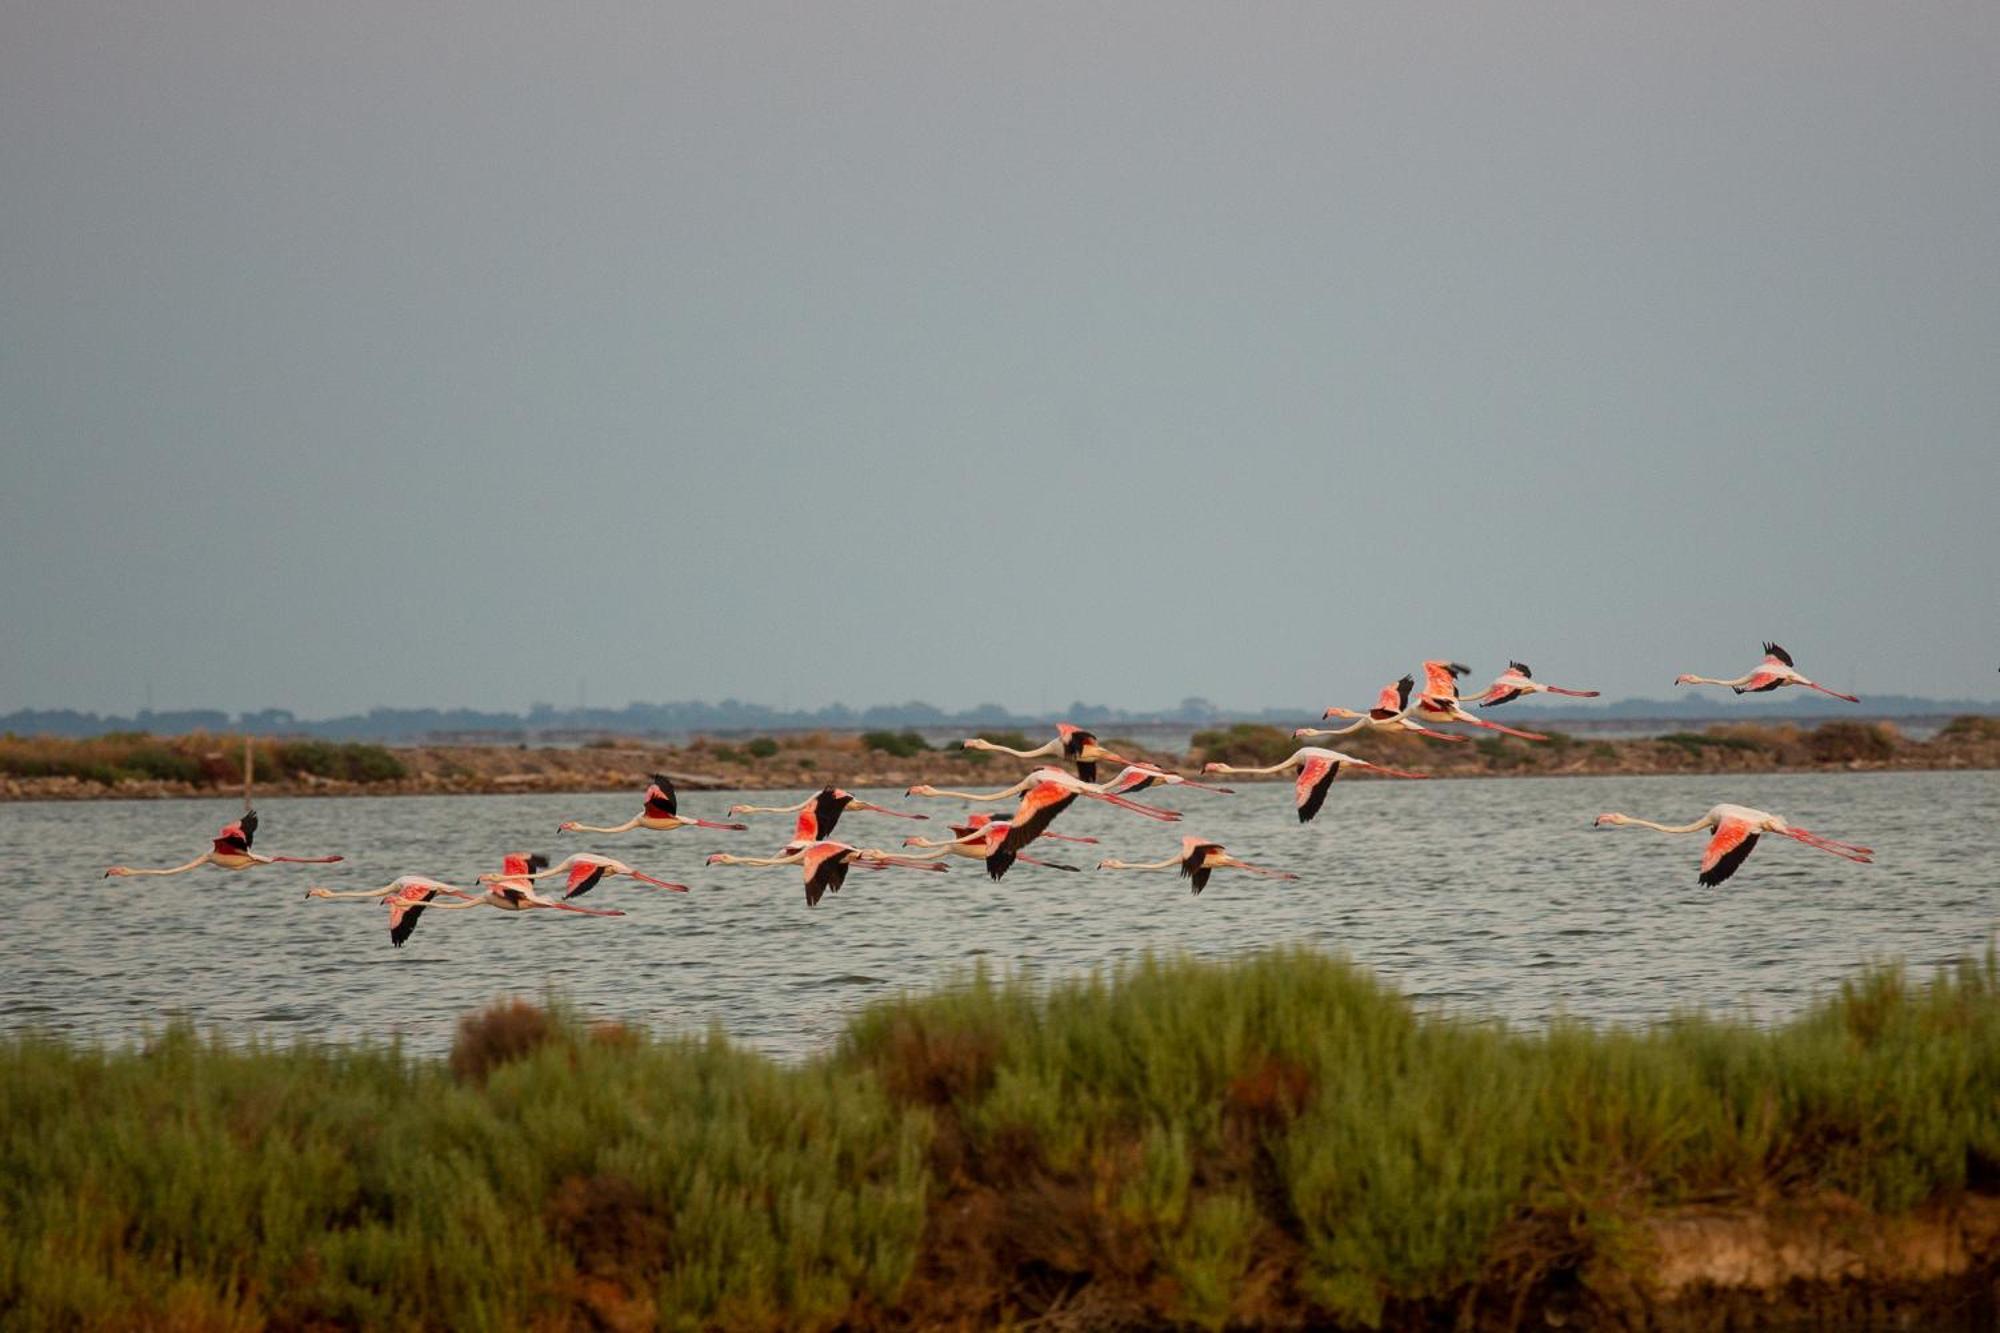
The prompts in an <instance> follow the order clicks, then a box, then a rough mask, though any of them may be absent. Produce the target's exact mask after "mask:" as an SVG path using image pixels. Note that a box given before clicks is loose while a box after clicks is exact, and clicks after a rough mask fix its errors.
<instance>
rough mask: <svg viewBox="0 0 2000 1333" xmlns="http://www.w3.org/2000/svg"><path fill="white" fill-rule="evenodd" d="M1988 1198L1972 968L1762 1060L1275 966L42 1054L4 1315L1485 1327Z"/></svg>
mask: <svg viewBox="0 0 2000 1333" xmlns="http://www.w3.org/2000/svg"><path fill="white" fill-rule="evenodd" d="M1996 1173H2000V967H1996V963H1995V960H1994V958H1993V957H1992V956H1991V955H1989V956H1988V957H1987V958H1986V959H1985V960H1984V961H1983V962H1982V963H1978V964H1966V965H1962V966H1960V967H1958V968H1957V969H1954V970H1951V971H1948V972H1944V973H1941V974H1940V975H1938V976H1936V977H1935V978H1933V979H1931V980H1930V981H1928V982H1916V981H1913V980H1911V979H1910V978H1909V977H1908V976H1907V975H1906V974H1905V973H1904V972H1903V971H1902V970H1900V969H1898V968H1893V967H1887V968H1876V969H1871V970H1869V971H1867V972H1866V973H1864V974H1862V975H1861V976H1859V977H1858V978H1857V979H1856V980H1854V981H1853V982H1851V983H1850V984H1849V985H1847V986H1845V987H1843V989H1842V990H1841V992H1840V993H1839V994H1838V995H1836V996H1833V997H1830V998H1829V999H1828V1000H1827V1001H1825V1002H1824V1003H1822V1004H1820V1005H1818V1006H1816V1007H1815V1008H1813V1009H1812V1010H1810V1011H1809V1012H1808V1013H1806V1014H1805V1015H1803V1016H1802V1017H1800V1018H1799V1019H1797V1020H1796V1021H1794V1022H1792V1023H1789V1024H1787V1025H1785V1026H1782V1027H1778V1028H1758V1027H1755V1026H1751V1025H1749V1024H1744V1023H1738V1022H1730V1021H1722V1020H1715V1019H1707V1018H1698V1017H1690V1018H1684V1019H1680V1020H1676V1021H1673V1022H1669V1023H1665V1024H1661V1025H1658V1026H1655V1027H1652V1028H1647V1029H1643V1030H1621V1029H1611V1030H1603V1029H1594V1028H1589V1027H1585V1026H1582V1025H1574V1024H1562V1025H1558V1026H1556V1027H1554V1028H1553V1029H1551V1030H1548V1031H1546V1032H1535V1033H1526V1032H1515V1031H1512V1030H1509V1029H1507V1028H1504V1027H1502V1026H1499V1025H1485V1024H1477V1023H1467V1022H1464V1021H1458V1020H1452V1019H1447V1018H1441V1017H1432V1016H1427V1015H1424V1014H1421V1013H1419V1012H1417V1011H1416V1010H1415V1009H1413V1008H1412V1006H1410V1005H1409V1004H1408V1003H1407V1002H1406V1001H1404V1000H1403V999H1401V998H1400V997H1399V996H1397V995H1395V994H1394V993H1392V992H1390V991H1388V990H1387V989H1385V988H1384V987H1383V986H1382V985H1381V984H1380V983H1378V982H1377V981H1375V980H1374V979H1373V978H1372V977H1371V976H1370V975H1369V974H1367V973H1366V972H1364V971H1362V970H1361V969H1359V968H1356V967H1354V966H1352V965H1349V964H1346V963H1343V962H1340V961H1337V960H1334V959H1329V958H1326V957H1324V956H1321V955H1317V954H1313V953H1309V952H1304V951H1277V952H1273V953H1267V954H1262V955H1257V956H1253V957H1249V958H1244V959H1241V960H1238V961H1235V962H1231V963H1198V962H1192V961H1186V960H1180V961H1159V960H1154V959H1147V960H1146V961H1143V962H1141V963H1139V964H1136V965H1134V966H1132V967H1129V968H1126V969H1123V970H1121V971H1119V972H1117V973H1115V974H1110V975H1098V976H1094V977H1091V978H1086V979H1081V980H1076V981H1072V982H1066V983H1063V984H1060V985H1056V986H1054V987H1036V986H1033V985H1030V984H1028V983H1026V982H1024V981H1020V980H1006V981H1003V980H996V979H994V978H993V977H991V976H990V975H987V974H983V973H981V974H976V975H974V976H972V977H969V978H967V979H965V980H964V982H963V983H962V984H959V985H957V986H954V987H952V988H950V989H948V990H945V991H943V992H941V993H938V994H935V995H931V996H927V997H922V998H906V999H901V1000H897V1001H893V1002H890V1003H886V1004H882V1005H878V1006H876V1007H874V1008H871V1009H869V1010H867V1011H865V1012H864V1013H863V1014H861V1015H860V1016H859V1017H857V1018H856V1019H855V1020H854V1021H853V1023H851V1024H850V1026H849V1029H848V1031H847V1034H846V1036H845V1037H844V1038H843V1039H842V1040H841V1041H840V1043H839V1044H838V1046H837V1048H836V1049H835V1050H834V1051H833V1052H831V1053H830V1054H829V1055H827V1056H826V1057H823V1058H821V1059H817V1060H814V1061H811V1062H808V1063H806V1064H803V1065H800V1066H783V1065H779V1064H775V1063H773V1062H771V1061H769V1060H766V1059H763V1058H761V1057H759V1056H756V1055H753V1054H750V1053H746V1052H743V1051H740V1050H737V1049H735V1048H733V1047H732V1046H730V1045H729V1044H728V1043H727V1042H726V1041H724V1040H723V1039H721V1038H720V1037H711V1038H709V1039H707V1040H702V1041H685V1040H679V1041H655V1040H651V1039H649V1038H646V1037H645V1036H643V1035H642V1034H638V1033H635V1032H633V1031H631V1030H629V1029H626V1028H623V1027H619V1026H617V1025H600V1026H598V1027H596V1028H585V1027H584V1026H583V1025H581V1024H580V1023H579V1022H577V1021H576V1020H575V1019H574V1018H573V1017H571V1016H569V1015H567V1014H565V1013H563V1012H562V1011H561V1010H560V1009H556V1010H553V1011H551V1010H547V1009H544V1008H540V1007H536V1006H532V1005H525V1004H519V1003H515V1004H512V1005H506V1006H501V1007H498V1008H496V1009H494V1010H490V1011H488V1012H487V1013H485V1014H483V1015H479V1016H476V1017H475V1018H473V1019H470V1020H468V1021H467V1022H466V1023H465V1024H463V1025H462V1027H461V1031H460V1034H459V1041H458V1044H457V1046H456V1047H455V1048H454V1052H453V1056H452V1059H451V1060H450V1061H449V1062H446V1061H427V1060H414V1059H410V1058H407V1057H405V1056H404V1055H403V1054H402V1053H401V1052H400V1051H398V1050H397V1049H395V1048H394V1047H390V1048H386V1049H385V1048H381V1047H372V1048H370V1047H363V1048H358V1049H339V1048H327V1047H319V1046H302V1047H298V1048H293V1049H278V1048H272V1047H264V1046H257V1045H252V1046H248V1047H229V1046H224V1045H221V1044H218V1043H216V1042H213V1041H204V1040H202V1039H200V1038H198V1037H197V1036H196V1035H194V1034H193V1033H192V1032H190V1031H189V1030H187V1029H186V1028H184V1027H177V1028H173V1029H170V1030H169V1031H167V1032H166V1033H165V1034H164V1035H163V1036H161V1037H159V1038H156V1039H155V1040H153V1041H150V1042H148V1043H147V1044H146V1045H144V1046H143V1047H142V1048H139V1049H136V1050H121V1051H115V1052H103V1051H98V1050H89V1049H78V1048H75V1047H72V1046H68V1045H64V1044H61V1043H57V1042H53V1041H49V1040H46V1039H42V1038H38V1037H33V1036H25V1037H24V1036H15V1037H11V1038H6V1039H0V1311H8V1312H11V1318H13V1319H15V1320H18V1321H19V1322H20V1323H21V1324H22V1325H23V1326H32V1327H40V1326H51V1325H53V1326H72V1327H73V1326H103V1325H121V1326H126V1327H133V1326H162V1325H168V1324H177V1325H179V1326H183V1327H221V1326H239V1327H255V1326H259V1325H262V1324H265V1323H276V1324H279V1325H284V1326H301V1325H342V1326H355V1325H363V1326H397V1327H423V1328H440V1329H443V1328H451V1329H456V1328H467V1327H522V1326H545V1327H566V1326H578V1327H581V1326H597V1327H611V1328H617V1327H651V1326H653V1325H654V1324H656V1323H657V1324H660V1325H665V1326H672V1327H732V1328H733V1327H773V1326H782V1327H801V1328H825V1327H832V1326H835V1325H842V1324H845V1325H850V1326H881V1325H895V1326H899V1327H909V1326H926V1325H936V1324H959V1325H963V1326H980V1325H986V1324H991V1323H995V1322H1004V1321H1009V1320H1026V1319H1031V1318H1033V1317H1036V1316H1038V1315H1041V1314H1045V1313H1048V1312H1049V1309H1050V1306H1051V1304H1052V1303H1055V1304H1058V1305H1060V1304H1062V1303H1063V1302H1066V1301H1072V1300H1074V1301H1075V1302H1081V1303H1082V1305H1081V1308H1090V1309H1095V1310H1099V1311H1103V1312H1105V1313H1106V1317H1107V1319H1110V1320H1112V1321H1114V1322H1122V1323H1125V1324H1128V1325H1143V1324H1161V1323H1179V1324H1191V1325H1196V1326H1203V1327H1220V1326H1223V1325H1226V1324H1230V1323H1257V1322H1285V1323H1290V1324H1298V1323H1302V1322H1309V1323H1318V1324H1322V1325H1326V1324H1336V1323H1337V1324H1339V1325H1341V1326H1350V1327H1371V1326H1377V1325H1379V1324H1381V1323H1383V1322H1389V1323H1393V1324H1412V1325H1414V1324H1415V1323H1416V1322H1419V1320H1418V1316H1424V1317H1431V1316H1435V1317H1437V1318H1442V1319H1443V1320H1444V1322H1445V1323H1446V1324H1450V1323H1452V1321H1453V1319H1461V1320H1462V1321H1463V1324H1462V1326H1471V1325H1472V1324H1473V1323H1474V1322H1476V1321H1474V1320H1473V1318H1472V1314H1473V1313H1475V1312H1476V1311H1475V1307H1478V1308H1480V1309H1484V1310H1485V1311H1486V1312H1487V1315H1488V1317H1489V1318H1491V1317H1493V1313H1494V1312H1495V1311H1498V1312H1499V1315H1500V1316H1503V1317H1504V1315H1505V1312H1506V1311H1507V1310H1508V1309H1509V1308H1510V1306H1512V1303H1514V1302H1516V1301H1518V1300H1521V1299H1526V1298H1527V1297H1528V1296H1530V1295H1533V1294H1535V1293H1538V1292H1539V1293H1543V1294H1546V1291H1547V1290H1548V1284H1550V1283H1552V1282H1554V1283H1557V1284H1559V1285H1563V1287H1564V1289H1565V1290H1568V1291H1571V1292H1572V1293H1574V1292H1577V1291H1582V1292H1583V1293H1584V1296H1583V1297H1580V1299H1581V1298H1588V1299H1592V1300H1599V1301H1602V1302H1609V1303H1612V1304H1614V1305H1615V1303H1616V1302H1617V1300H1619V1299H1620V1295H1619V1293H1621V1292H1623V1293H1629V1292H1631V1291H1633V1290H1637V1289H1639V1287H1640V1286H1642V1285H1643V1281H1644V1275H1645V1271H1646V1265H1647V1264H1648V1263H1649V1262H1650V1259H1649V1254H1648V1251H1647V1249H1646V1246H1645V1245H1644V1244H1643V1243H1640V1242H1638V1241H1637V1240H1635V1239H1634V1237H1635V1236H1637V1235H1639V1234H1640V1231H1641V1230H1642V1228H1643V1226H1644V1224H1645V1222H1646V1220H1647V1218H1648V1217H1649V1216H1651V1215H1654V1214H1655V1213H1657V1211H1658V1210H1661V1209H1666V1208H1672V1207H1675V1206H1677V1205H1682V1204H1687V1203H1690V1202H1693V1201H1700V1202H1702V1203H1703V1204H1704V1205H1715V1204H1717V1203H1718V1202H1728V1201H1734V1202H1736V1203H1739V1204H1743V1205H1756V1206H1759V1207H1762V1206H1766V1205H1770V1204H1773V1203H1776V1204H1779V1205H1782V1206H1786V1207H1802V1206H1806V1205H1809V1204H1810V1203H1812V1201H1814V1200H1816V1199H1821V1198H1825V1197H1827V1196H1829V1195H1837V1196H1838V1197H1841V1198H1844V1199H1847V1200H1851V1201H1852V1202H1851V1203H1850V1204H1847V1205H1844V1206H1846V1207H1848V1208H1849V1209H1850V1210H1852V1209H1859V1210H1862V1211H1860V1212H1851V1214H1850V1215H1851V1216H1852V1217H1853V1218H1854V1224H1855V1225H1856V1226H1861V1227H1866V1226H1868V1225H1871V1222H1870V1220H1869V1219H1871V1218H1875V1217H1880V1216H1886V1215H1891V1214H1901V1213H1906V1212H1907V1211H1908V1210H1910V1209H1912V1208H1914V1207H1916V1206H1918V1205H1920V1204H1925V1203H1928V1202H1936V1201H1940V1200H1945V1201H1948V1200H1951V1199H1953V1198H1957V1197H1959V1196H1961V1195H1962V1194H1963V1193H1964V1192H1965V1191H1967V1190H1968V1189H1969V1188H1987V1189H1990V1188H1992V1185H1993V1183H1994V1180H1995V1178H1996ZM1983 1261H1984V1262H1986V1263H1988V1264H1991V1263H1994V1262H1996V1261H2000V1256H1994V1255H1986V1256H1983ZM1635 1284H1638V1285H1635ZM1481 1302H1484V1304H1483V1305H1481ZM1071 1308H1079V1307H1077V1306H1075V1305H1072V1307H1071ZM1516 1308H1518V1307H1516ZM1425 1312H1428V1315H1426V1314H1425ZM1432 1322H1435V1318H1433V1319H1432Z"/></svg>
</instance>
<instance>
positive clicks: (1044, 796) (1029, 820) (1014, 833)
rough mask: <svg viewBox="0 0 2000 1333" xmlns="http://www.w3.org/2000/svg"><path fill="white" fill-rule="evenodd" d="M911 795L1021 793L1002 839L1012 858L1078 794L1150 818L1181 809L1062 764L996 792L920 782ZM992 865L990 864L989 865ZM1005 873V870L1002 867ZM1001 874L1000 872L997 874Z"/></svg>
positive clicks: (992, 797) (986, 797)
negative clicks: (1073, 772)
mask: <svg viewBox="0 0 2000 1333" xmlns="http://www.w3.org/2000/svg"><path fill="white" fill-rule="evenodd" d="M905 794H906V795H910V796H954V797H957V798H958V799H960V800H965V801H1003V800H1006V799H1007V798H1008V797H1010V796H1015V795H1019V796H1020V798H1021V802H1020V804H1019V805H1018V806H1016V807H1015V809H1014V817H1013V818H1012V819H1010V820H1008V821H1007V823H1008V829H1007V834H1006V836H1005V837H1004V838H1003V839H1002V840H1001V844H1000V848H999V850H1000V851H1002V852H1005V853H1006V854H1007V855H1008V857H1009V858H1010V859H1011V858H1013V857H1017V856H1019V855H1020V852H1021V849H1022V848H1023V847H1026V846H1027V845H1028V844H1029V843H1031V842H1033V841H1034V840H1035V839H1036V838H1038V837H1040V836H1041V835H1042V834H1043V833H1045V832H1047V831H1048V827H1049V825H1050V824H1051V823H1052V822H1054V820H1055V817H1056V816H1057V815H1059V814H1061V813H1062V812H1063V811H1065V810H1067V809H1069V808H1070V806H1072V805H1074V804H1075V803H1076V798H1077V797H1079V796H1088V797H1090V798H1091V799H1092V800H1094V801H1103V802H1105V803H1107V804H1110V805H1115V806H1118V807H1120V808H1121V809H1125V810H1130V811H1132V812H1133V813H1134V814H1141V815H1144V816H1145V817H1146V818H1148V819H1158V820H1163V821H1165V822H1168V823H1172V822H1174V821H1176V820H1178V819H1179V818H1180V817H1181V816H1180V811H1178V810H1162V809H1160V808H1159V807H1157V806H1151V805H1141V804H1140V803H1139V802H1137V801H1128V800H1126V799H1125V798H1124V797H1123V796H1116V795H1113V794H1112V793H1110V792H1108V791H1105V790H1104V789H1103V788H1102V787H1101V786H1099V785H1098V784H1096V783H1093V782H1085V781H1083V780H1082V779H1081V778H1073V777H1071V776H1070V775H1069V774H1068V773H1065V772H1064V771H1063V770H1062V769H1060V768H1049V767H1042V768H1038V769H1035V770H1034V771H1033V772H1031V773H1029V774H1028V776H1026V777H1025V778H1022V779H1021V780H1020V781H1019V782H1017V783H1015V784H1014V785H1013V786H1011V787H1006V788H1003V789H1001V790H1000V791H995V792H969V791H951V790H947V789H944V788H940V787H932V786H930V785H928V784H919V785H917V786H915V787H912V788H910V790H909V791H908V792H907V793H905ZM988 868H989V869H991V866H990V865H989V867H988ZM1001 873H1002V874H1004V873H1006V872H1005V869H1004V867H1003V869H1002V871H1001ZM995 878H998V876H995Z"/></svg>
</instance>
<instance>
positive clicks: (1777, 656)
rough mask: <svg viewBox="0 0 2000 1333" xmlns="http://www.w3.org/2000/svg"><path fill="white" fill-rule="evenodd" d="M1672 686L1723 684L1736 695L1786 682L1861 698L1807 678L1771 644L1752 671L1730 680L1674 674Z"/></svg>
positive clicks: (1838, 696)
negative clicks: (1831, 688) (1675, 675)
mask: <svg viewBox="0 0 2000 1333" xmlns="http://www.w3.org/2000/svg"><path fill="white" fill-rule="evenodd" d="M1674 684H1676V685H1727V686H1728V687H1729V688H1730V689H1732V690H1735V691H1736V692H1737V693H1738V694H1762V693H1764V692H1765V691H1766V690H1779V689H1783V688H1784V687H1785V686H1787V685H1802V686H1804V687H1805V688H1806V689H1809V690H1818V691H1819V692H1820V693H1821V694H1830V695H1832V696H1833V697H1834V698H1836V699H1845V700H1846V701H1847V702H1849V703H1851V704H1858V703H1860V702H1861V700H1859V699H1857V698H1855V697H1854V696H1853V695H1851V694H1842V693H1841V692H1840V691H1839V690H1830V689H1828V688H1827V687H1826V686H1824V685H1822V684H1820V683H1819V682H1818V681H1816V680H1807V679H1806V678H1805V677H1804V676H1802V675H1800V674H1799V671H1798V668H1797V667H1795V666H1793V665H1792V655H1791V654H1790V653H1788V652H1786V651H1785V650H1784V649H1783V648H1780V647H1779V646H1778V645H1777V644H1775V643H1767V644H1765V645H1764V660H1763V661H1761V662H1759V663H1758V664H1757V665H1756V667H1755V668H1754V669H1753V670H1750V671H1746V672H1744V673H1743V674H1742V675H1740V676H1738V677H1737V678H1736V679H1734V680H1716V679H1714V678H1713V677H1711V676H1685V675H1684V676H1677V677H1675V678H1674Z"/></svg>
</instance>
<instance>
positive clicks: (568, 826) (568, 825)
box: [556, 819, 576, 833]
mask: <svg viewBox="0 0 2000 1333" xmlns="http://www.w3.org/2000/svg"><path fill="white" fill-rule="evenodd" d="M556 832H558V833H574V832H576V821H575V820H574V819H567V820H564V821H563V822H562V823H560V824H558V825H556Z"/></svg>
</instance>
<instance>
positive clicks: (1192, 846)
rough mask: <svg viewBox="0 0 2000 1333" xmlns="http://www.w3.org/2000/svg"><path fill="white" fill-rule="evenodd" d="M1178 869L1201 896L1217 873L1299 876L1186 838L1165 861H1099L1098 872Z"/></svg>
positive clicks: (1217, 844)
mask: <svg viewBox="0 0 2000 1333" xmlns="http://www.w3.org/2000/svg"><path fill="white" fill-rule="evenodd" d="M1176 867H1178V868H1179V869H1180V872H1181V877H1182V878H1183V879H1186V880H1187V881H1189V884H1188V888H1189V891H1190V892H1192V893H1200V892H1201V891H1202V890H1203V889H1205V888H1207V887H1208V877H1209V876H1210V875H1212V874H1214V873H1215V872H1216V871H1218V870H1241V871H1243V872H1244V873H1246V874H1251V875H1261V876H1263V877H1264V878H1266V879H1297V878H1298V876H1297V875H1294V874H1292V873H1291V872H1289V871H1285V870H1272V869H1271V868H1270V867H1268V866H1258V865H1251V864H1250V863H1249V862H1248V861H1243V860H1239V859H1237V858H1236V857H1234V856H1231V855H1229V854H1228V853H1227V852H1225V851H1224V850H1223V848H1222V844H1221V843H1219V842H1210V841H1208V839H1206V838H1196V837H1186V838H1182V839H1181V854H1180V855H1179V856H1170V857H1168V858H1167V859H1166V860H1164V861H1119V860H1115V859H1111V860H1104V861H1099V862H1098V863H1097V868H1098V869H1099V870H1172V869H1174V868H1176Z"/></svg>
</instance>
